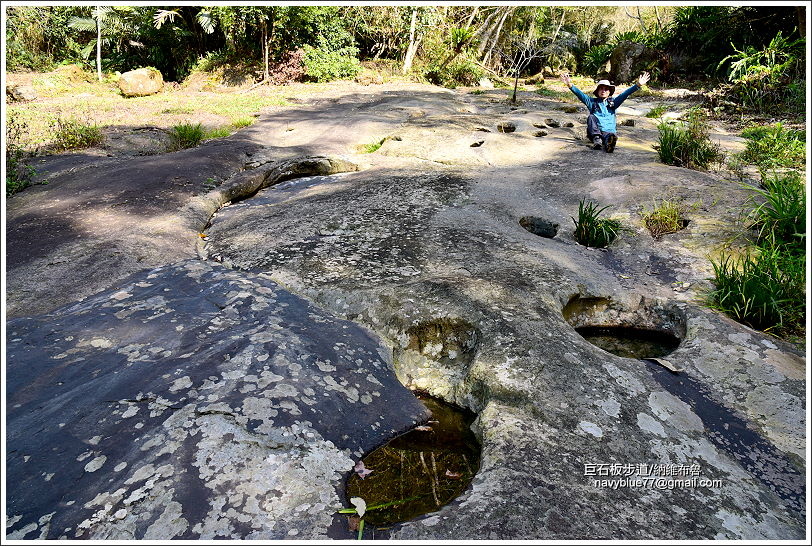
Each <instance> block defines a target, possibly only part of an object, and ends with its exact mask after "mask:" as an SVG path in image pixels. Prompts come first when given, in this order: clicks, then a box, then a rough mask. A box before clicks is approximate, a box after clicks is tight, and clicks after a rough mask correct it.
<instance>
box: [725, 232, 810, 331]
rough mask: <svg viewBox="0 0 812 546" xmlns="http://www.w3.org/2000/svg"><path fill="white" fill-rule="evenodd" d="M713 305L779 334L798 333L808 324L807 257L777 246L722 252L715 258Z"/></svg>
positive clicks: (735, 316)
mask: <svg viewBox="0 0 812 546" xmlns="http://www.w3.org/2000/svg"><path fill="white" fill-rule="evenodd" d="M711 264H712V265H713V271H714V279H713V282H714V284H715V285H716V288H715V290H714V291H713V292H711V294H710V301H709V304H710V306H711V307H713V308H715V309H718V310H720V311H722V312H724V313H727V314H728V315H730V316H731V317H733V318H734V319H735V320H737V321H739V322H742V323H744V324H747V325H748V326H751V327H753V328H756V329H758V330H764V331H774V332H776V333H779V334H785V333H792V332H798V331H799V330H800V329H801V328H802V327H803V325H804V323H805V308H806V302H805V300H806V297H805V293H804V292H805V290H804V279H805V267H804V256H803V255H801V256H794V255H792V254H789V253H787V252H783V251H781V250H780V249H777V248H774V247H772V248H770V247H767V248H763V249H761V250H760V251H759V252H758V253H753V252H751V251H749V250H748V251H746V252H745V253H744V254H742V255H741V256H739V257H738V258H735V257H733V256H732V255H729V254H723V255H722V256H721V257H720V259H719V261H718V262H716V261H712V262H711Z"/></svg>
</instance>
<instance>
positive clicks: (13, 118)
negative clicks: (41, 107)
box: [6, 110, 34, 195]
mask: <svg viewBox="0 0 812 546" xmlns="http://www.w3.org/2000/svg"><path fill="white" fill-rule="evenodd" d="M27 132H28V125H27V124H26V123H25V122H24V121H22V120H21V119H20V118H19V117H18V116H17V113H16V112H15V111H13V110H9V112H8V114H7V117H6V195H14V194H15V193H17V192H19V191H22V190H24V189H25V188H27V187H28V186H30V185H31V184H32V178H33V176H34V169H33V167H31V166H30V165H27V164H26V162H25V158H26V155H27V154H26V152H25V143H24V139H25V135H26V133H27Z"/></svg>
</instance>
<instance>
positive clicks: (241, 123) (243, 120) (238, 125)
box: [231, 116, 257, 129]
mask: <svg viewBox="0 0 812 546" xmlns="http://www.w3.org/2000/svg"><path fill="white" fill-rule="evenodd" d="M256 120H257V118H255V117H254V116H240V117H236V118H231V125H233V126H234V128H235V129H242V128H243V127H248V126H250V125H253V124H254V122H255V121H256Z"/></svg>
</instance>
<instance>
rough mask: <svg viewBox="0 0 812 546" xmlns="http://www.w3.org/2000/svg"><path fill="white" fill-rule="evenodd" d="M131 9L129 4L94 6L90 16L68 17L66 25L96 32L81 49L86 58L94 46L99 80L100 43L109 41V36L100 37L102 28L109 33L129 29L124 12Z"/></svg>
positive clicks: (100, 71) (100, 76)
mask: <svg viewBox="0 0 812 546" xmlns="http://www.w3.org/2000/svg"><path fill="white" fill-rule="evenodd" d="M132 10H133V8H132V7H129V6H115V7H114V6H96V7H95V8H93V9H92V10H91V12H90V13H91V16H90V17H71V18H70V19H68V26H69V27H71V28H75V29H77V30H81V31H86V32H93V31H95V32H96V38H95V39H94V40H91V41H90V43H89V44H87V46H85V47H84V48H83V49H82V55H83V56H84V57H85V58H88V57H90V52H91V51H93V48H94V47H95V48H96V72H97V74H98V76H99V81H102V70H101V48H102V44H104V45H107V44H109V42H110V38H109V37H105V38H102V28H104V29H105V30H108V31H110V33H113V32H122V31H125V30H129V29H130V28H131V27H130V25H129V24H128V22H127V21H126V19H125V14H126V13H128V12H131V11H132Z"/></svg>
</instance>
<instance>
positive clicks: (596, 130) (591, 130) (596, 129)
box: [586, 114, 614, 143]
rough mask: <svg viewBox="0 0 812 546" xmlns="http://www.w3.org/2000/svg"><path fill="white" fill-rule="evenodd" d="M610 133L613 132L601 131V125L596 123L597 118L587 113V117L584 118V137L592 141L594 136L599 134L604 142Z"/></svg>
mask: <svg viewBox="0 0 812 546" xmlns="http://www.w3.org/2000/svg"><path fill="white" fill-rule="evenodd" d="M612 134H614V133H607V132H606V131H601V126H600V125H598V118H596V117H595V114H589V117H588V118H586V138H587V139H588V140H589V142H592V141H593V140H594V139H595V137H596V136H599V137H601V140H602V141H603V142H604V143H606V137H608V136H609V135H612Z"/></svg>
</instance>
